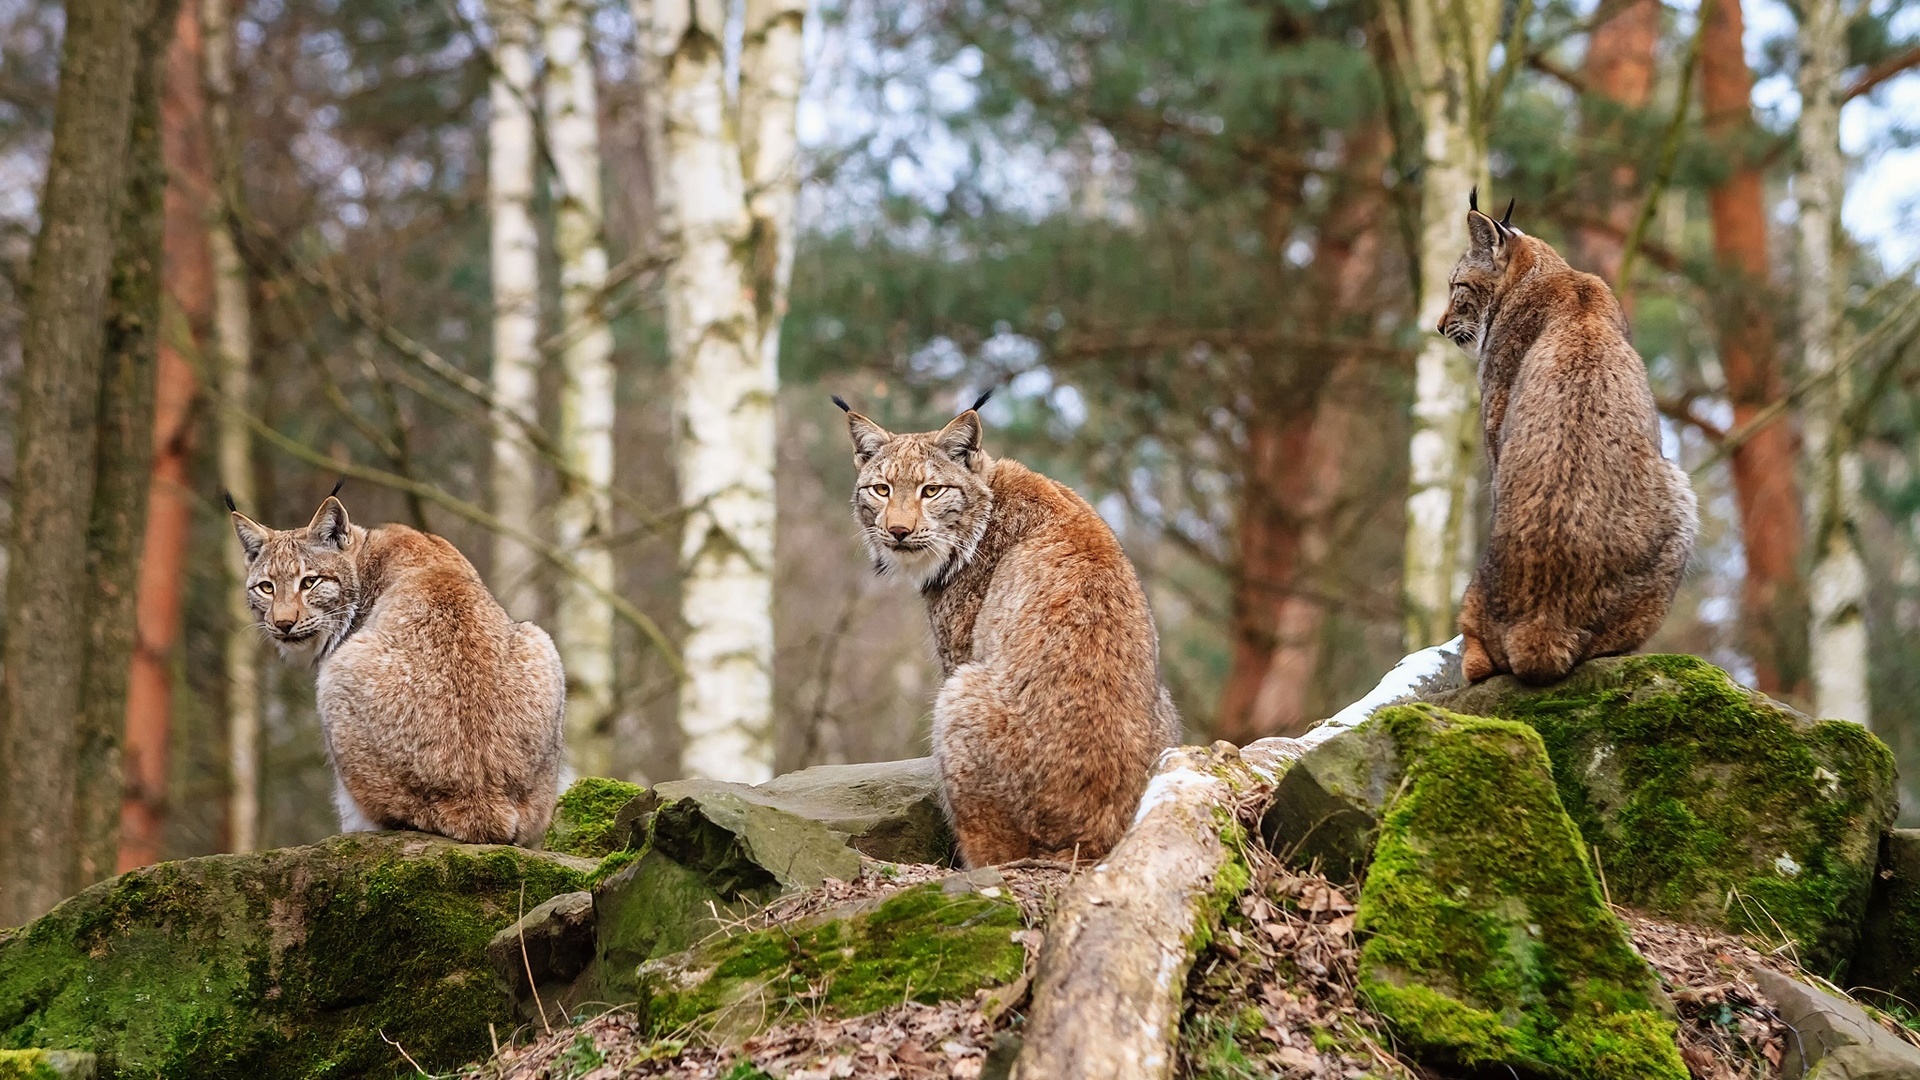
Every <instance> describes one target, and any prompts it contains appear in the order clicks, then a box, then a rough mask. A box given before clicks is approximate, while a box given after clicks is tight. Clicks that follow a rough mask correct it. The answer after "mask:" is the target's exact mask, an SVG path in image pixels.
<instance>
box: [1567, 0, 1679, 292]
mask: <svg viewBox="0 0 1920 1080" xmlns="http://www.w3.org/2000/svg"><path fill="white" fill-rule="evenodd" d="M1659 41H1660V0H1632V2H1631V3H1628V4H1625V5H1622V6H1621V7H1620V8H1619V9H1618V10H1617V11H1616V13H1615V14H1614V16H1613V17H1612V18H1610V19H1608V20H1607V21H1606V22H1603V23H1601V24H1600V25H1598V26H1596V27H1594V28H1593V34H1592V36H1591V38H1590V39H1589V41H1588V45H1587V62H1586V70H1585V72H1584V74H1583V76H1582V79H1581V81H1582V83H1584V85H1585V88H1586V92H1587V93H1588V94H1589V95H1591V98H1590V99H1589V101H1588V102H1587V105H1586V110H1585V111H1586V115H1585V117H1584V120H1585V123H1584V124H1583V126H1584V127H1585V128H1586V130H1587V137H1588V138H1589V139H1591V140H1593V141H1595V142H1596V143H1598V144H1600V145H1603V146H1607V147H1609V148H1610V149H1611V150H1613V151H1614V152H1615V153H1617V154H1619V156H1620V163H1619V164H1618V165H1616V166H1615V167H1614V168H1613V169H1612V171H1611V173H1610V174H1606V175H1603V177H1602V185H1601V186H1602V190H1601V191H1599V192H1598V193H1597V195H1598V200H1597V202H1596V203H1595V205H1596V207H1597V208H1598V209H1599V211H1600V213H1601V215H1602V216H1603V217H1604V218H1605V219H1606V221H1607V222H1608V223H1610V224H1611V226H1612V227H1611V228H1603V227H1599V225H1598V223H1596V224H1595V225H1588V226H1583V227H1581V228H1579V229H1577V230H1575V232H1574V252H1575V257H1576V259H1577V260H1578V261H1579V262H1580V264H1581V267H1580V268H1581V269H1583V270H1589V271H1592V272H1593V273H1596V274H1599V275H1600V276H1601V277H1603V278H1606V279H1607V280H1608V281H1610V282H1611V281H1615V280H1616V279H1617V278H1618V277H1619V275H1620V256H1621V253H1622V250H1623V248H1624V247H1625V244H1624V239H1623V238H1624V237H1625V236H1626V234H1627V232H1628V230H1630V229H1631V228H1632V227H1633V217H1634V214H1635V213H1636V212H1637V211H1638V209H1639V199H1640V197H1641V196H1640V195H1639V194H1638V192H1636V190H1635V189H1636V188H1637V186H1638V181H1639V169H1637V168H1636V167H1635V165H1634V163H1633V161H1632V160H1631V157H1630V155H1629V154H1628V153H1627V152H1626V151H1627V147H1626V146H1625V145H1624V144H1623V142H1624V140H1623V138H1622V136H1623V132H1624V130H1625V127H1626V124H1625V120H1626V119H1627V116H1628V115H1629V114H1631V113H1632V112H1633V111H1634V110H1637V109H1641V108H1644V107H1645V106H1646V104H1647V98H1648V96H1649V95H1650V94H1651V93H1652V91H1653V59H1654V49H1655V47H1656V46H1657V45H1658V44H1659ZM1630 301H1631V295H1630V294H1629V293H1627V292H1625V291H1624V290H1622V291H1621V292H1620V302H1621V303H1622V304H1627V303H1629V302H1630Z"/></svg>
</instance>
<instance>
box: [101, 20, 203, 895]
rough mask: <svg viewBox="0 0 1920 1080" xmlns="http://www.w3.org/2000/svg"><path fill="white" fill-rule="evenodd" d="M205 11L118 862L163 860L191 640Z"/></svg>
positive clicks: (180, 49) (166, 344)
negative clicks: (178, 690)
mask: <svg viewBox="0 0 1920 1080" xmlns="http://www.w3.org/2000/svg"><path fill="white" fill-rule="evenodd" d="M203 62H204V53H203V43H202V39H201V34H200V11H199V7H198V5H196V4H185V5H182V6H181V9H180V13H179V18H178V20H177V21H176V23H175V31H174V40H173V46H172V48H171V50H170V51H169V53H168V61H167V89H166V94H165V96H164V97H163V98H162V99H161V105H160V127H161V130H160V145H161V158H162V160H163V161H164V162H165V165H166V171H167V187H166V194H165V198H164V203H163V211H162V216H163V218H164V222H163V225H162V249H163V250H162V260H161V262H162V270H163V276H164V279H165V281H166V301H165V304H166V308H165V310H164V311H163V312H162V316H161V322H160V326H161V332H160V341H159V345H158V348H157V350H156V354H157V360H156V370H155V383H156V386H155V392H154V406H153V467H152V469H151V472H150V475H149V480H148V492H147V527H146V535H145V537H144V538H143V540H142V543H141V548H140V566H139V581H138V585H137V588H136V592H137V599H136V600H135V615H134V620H133V629H134V635H135V639H134V647H133V662H132V664H131V665H130V669H129V673H128V685H127V707H126V750H125V753H124V755H123V756H124V768H123V771H124V773H125V788H124V792H123V794H122V799H121V803H120V850H119V858H118V861H117V867H116V868H117V869H119V870H121V871H126V870H131V869H133V868H134V867H137V866H145V865H147V864H148V863H152V862H157V861H159V859H160V857H161V832H162V829H163V828H164V825H165V815H166V797H167V762H168V749H169V745H170V743H171V739H172V733H173V662H174V651H175V649H176V648H177V647H178V645H179V641H180V626H181V610H182V609H181V604H182V600H183V596H182V585H183V583H184V576H185V572H186V558H187V546H188V538H189V536H190V534H191V530H192V524H193V500H192V497H191V493H190V488H191V486H192V481H191V480H190V479H189V477H188V469H189V465H190V461H189V457H190V454H191V452H192V443H193V400H194V396H195V394H196V393H197V392H198V388H197V387H196V386H195V384H194V372H193V365H192V363H191V361H190V360H189V358H188V357H187V356H185V355H182V353H181V347H182V346H183V345H184V346H185V347H187V348H188V349H195V348H196V343H197V342H199V341H200V340H203V339H204V336H205V334H206V330H207V323H208V320H209V318H210V316H211V314H212V311H213V261H212V259H213V257H212V253H211V252H210V251H209V250H208V247H207V229H208V227H209V226H210V225H211V224H212V207H213V205H214V197H213V193H214V187H213V165H212V161H211V158H210V156H209V150H208V146H207V116H206V97H205V95H204V93H203V92H202V89H201V84H200V73H201V71H202V65H203Z"/></svg>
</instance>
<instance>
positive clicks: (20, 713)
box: [0, 0, 147, 926]
mask: <svg viewBox="0 0 1920 1080" xmlns="http://www.w3.org/2000/svg"><path fill="white" fill-rule="evenodd" d="M146 6H147V5H139V7H140V8H141V9H144V8H145V7H146ZM139 21H140V20H139V19H137V18H129V17H128V12H127V8H126V5H125V4H124V3H123V0H71V2H69V3H68V4H67V6H66V33H65V38H64V40H63V42H62V46H61V59H60V89H59V94H58V97H57V98H56V101H55V105H54V120H53V149H52V153H51V160H50V161H49V163H48V171H47V182H46V187H45V189H44V191H43V194H42V197H41V200H40V207H39V208H40V217H41V226H40V235H39V237H38V239H37V240H36V241H35V243H34V252H33V265H32V268H31V270H30V271H29V275H30V276H29V280H30V283H31V289H30V291H29V292H28V293H27V306H26V312H25V320H24V325H23V327H22V331H21V362H22V370H21V375H20V382H19V391H18V392H19V414H18V415H19V420H18V435H17V437H18V451H17V456H16V458H15V460H16V462H17V464H16V466H15V470H14V476H13V493H12V494H13V528H14V535H13V540H12V543H11V545H10V546H9V554H10V556H11V558H10V560H9V565H8V574H9V580H8V587H7V621H6V624H7V635H6V643H5V649H6V656H5V660H6V668H5V684H4V694H5V712H4V713H3V714H0V776H4V777H5V778H6V782H5V784H4V785H0V925H5V926H17V925H20V924H22V923H25V922H27V921H29V920H31V919H33V918H35V917H37V916H39V915H40V914H41V913H43V912H45V911H46V910H47V909H49V908H51V907H52V906H53V905H54V904H55V903H56V902H58V901H59V900H60V899H61V898H62V897H63V896H65V895H66V894H67V888H68V884H69V879H70V874H71V865H72V862H73V857H74V840H75V836H74V825H75V821H74V791H75V752H76V750H77V743H78V739H79V736H80V730H79V729H80V726H81V706H82V690H83V682H84V679H83V672H84V657H85V655H86V652H87V644H88V642H87V637H88V633H87V632H88V625H87V621H86V604H85V603H84V601H82V599H81V598H83V597H86V596H87V595H88V589H87V586H88V574H87V547H88V545H87V533H88V526H89V523H90V519H91V516H92V510H93V505H94V486H95V473H94V469H95V465H96V460H97V455H98V450H99V446H98V434H97V431H96V423H97V420H98V411H99V408H100V388H101V369H102V354H103V347H104V345H105V344H106V319H105V316H106V314H107V298H108V292H109V287H110V285H111V278H112V269H113V260H114V253H115V251H114V249H115V236H116V233H117V231H118V224H119V222H118V218H119V211H120V207H121V205H122V202H121V200H122V188H123V185H124V183H125V180H126V176H127V144H128V130H129V126H130V121H131V119H132V115H133V99H134V95H135V92H136V76H135V69H136V67H137V52H138V45H137V41H136V28H137V26H138V24H139Z"/></svg>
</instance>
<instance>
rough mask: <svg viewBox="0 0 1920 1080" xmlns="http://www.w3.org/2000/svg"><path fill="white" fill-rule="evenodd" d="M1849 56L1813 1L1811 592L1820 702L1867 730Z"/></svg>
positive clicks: (1804, 116) (1806, 46) (1809, 74)
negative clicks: (1845, 302) (1843, 220)
mask: <svg viewBox="0 0 1920 1080" xmlns="http://www.w3.org/2000/svg"><path fill="white" fill-rule="evenodd" d="M1846 60H1847V13H1846V10H1845V7H1844V6H1843V4H1842V3H1841V0H1807V3H1805V4H1804V5H1802V7H1801V16H1800V125H1799V138H1800V172H1799V174H1798V175H1797V176H1796V177H1795V178H1794V188H1795V190H1796V192H1797V193H1798V195H1799V201H1800V277H1799V289H1800V296H1799V302H1800V333H1801V348H1802V349H1803V350H1804V352H1803V354H1802V355H1803V362H1804V363H1805V365H1806V373H1807V375H1808V377H1810V378H1813V379H1816V380H1818V381H1817V382H1816V383H1815V385H1814V389H1813V391H1812V394H1811V398H1812V400H1810V401H1809V402H1808V403H1807V409H1806V413H1805V416H1804V419H1803V425H1804V430H1805V433H1806V454H1807V459H1808V464H1809V465H1810V468H1809V469H1808V473H1807V475H1808V477H1809V479H1810V481H1811V486H1810V490H1809V491H1808V493H1807V519H1808V521H1809V522H1811V523H1812V526H1813V534H1812V541H1813V568H1812V572H1811V573H1810V574H1809V575H1808V581H1807V592H1808V600H1809V606H1810V609H1811V610H1810V614H1811V621H1810V623H1809V626H1808V638H1809V641H1808V644H1809V649H1808V652H1809V659H1810V665H1809V667H1810V669H1811V674H1812V678H1813V703H1814V709H1815V711H1816V712H1817V713H1818V714H1819V715H1821V716H1831V717H1839V718H1841V719H1845V720H1856V721H1859V722H1860V723H1867V722H1868V721H1869V719H1870V718H1871V716H1872V702H1871V700H1870V698H1869V695H1868V679H1867V623H1866V615H1865V609H1866V591H1867V571H1866V566H1865V564H1864V562H1863V561H1862V560H1861V557H1860V548H1859V541H1858V537H1859V532H1858V520H1859V507H1860V472H1861V464H1860V454H1859V451H1858V449H1857V448H1856V447H1855V445H1854V439H1853V433H1852V432H1851V431H1850V430H1849V425H1848V421H1847V414H1848V411H1849V407H1850V405H1851V403H1852V396H1853V395H1852V393H1851V387H1852V380H1851V379H1850V378H1849V377H1848V374H1847V373H1846V372H1845V371H1843V370H1837V369H1836V365H1837V363H1838V358H1839V356H1840V355H1841V353H1842V349H1841V347H1840V346H1841V338H1842V335H1843V333H1844V324H1843V322H1842V314H1843V311H1842V292H1841V287H1842V284H1843V282H1844V277H1845V275H1844V274H1843V273H1842V269H1841V266H1840V259H1839V258H1838V255H1839V249H1840V245H1839V243H1838V239H1839V236H1840V206H1841V202H1842V200H1843V199H1844V198H1845V195H1846V176H1845V172H1846V160H1845V158H1844V157H1843V156H1842V154H1841V150H1840V106H1841V104H1842V103H1843V101H1844V100H1845V99H1844V95H1845V94H1846V87H1845V86H1843V85H1842V83H1841V80H1840V74H1841V70H1842V69H1843V68H1844V67H1845V65H1846Z"/></svg>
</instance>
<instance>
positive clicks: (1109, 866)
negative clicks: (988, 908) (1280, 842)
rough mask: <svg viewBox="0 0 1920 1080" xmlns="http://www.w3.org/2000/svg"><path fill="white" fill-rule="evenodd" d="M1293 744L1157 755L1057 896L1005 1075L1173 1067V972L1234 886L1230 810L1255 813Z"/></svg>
mask: <svg viewBox="0 0 1920 1080" xmlns="http://www.w3.org/2000/svg"><path fill="white" fill-rule="evenodd" d="M1302 752H1304V751H1303V748H1301V747H1300V746H1299V744H1298V742H1297V740H1293V739H1262V740H1260V741H1259V742H1257V743H1253V744H1251V745H1249V746H1248V747H1247V748H1246V749H1245V750H1240V749H1238V748H1236V747H1234V746H1233V745H1232V744H1230V743H1224V742H1222V743H1215V744H1214V745H1213V746H1212V747H1210V748H1203V747H1197V746H1182V747H1176V748H1174V749H1172V750H1169V751H1167V752H1166V754H1165V755H1163V756H1162V757H1161V759H1160V763H1159V766H1158V767H1157V768H1156V769H1155V771H1154V776H1153V779H1152V780H1151V781H1150V782H1149V783H1148V785H1147V791H1146V794H1145V795H1143V796H1142V797H1141V800H1140V809H1139V811H1138V813H1137V814H1136V815H1135V817H1134V822H1133V826H1132V827H1131V828H1129V829H1128V830H1127V834H1126V836H1125V837H1123V838H1122V839H1121V841H1120V843H1119V844H1118V845H1117V846H1116V847H1115V848H1114V849H1113V851H1112V852H1111V853H1110V854H1109V855H1108V856H1107V858H1106V859H1105V860H1103V861H1102V862H1100V863H1099V864H1098V865H1096V866H1095V867H1094V868H1093V869H1092V870H1091V871H1090V872H1088V873H1087V874H1085V875H1084V876H1082V877H1080V878H1078V879H1077V880H1076V881H1075V882H1074V883H1073V885H1072V886H1071V887H1069V888H1068V890H1067V892H1066V894H1065V895H1064V896H1063V897H1062V899H1061V904H1060V910H1059V911H1058V912H1056V913H1055V915H1054V919H1053V923H1052V925H1051V927H1050V928H1049V929H1048V931H1047V941H1046V945H1045V946H1044V947H1042V949H1041V952H1040V965H1039V971H1038V973H1037V974H1036V977H1035V982H1034V990H1033V1007H1032V1009H1031V1010H1030V1012H1029V1013H1028V1017H1027V1026H1026V1033H1025V1039H1024V1043H1023V1045H1022V1048H1021V1052H1020V1057H1019V1059H1018V1060H1017V1061H1016V1062H1015V1063H1014V1068H1013V1076H1014V1078H1015V1080H1066V1078H1069V1077H1082V1076H1101V1077H1119V1078H1133V1077H1140V1078H1152V1077H1166V1076H1171V1075H1172V1074H1173V1064H1174V1039H1175V1037H1176V1036H1177V1035H1178V1033H1179V1024H1180V1013H1181V1009H1182V1004H1183V996H1184V994H1185V991H1186V983H1187V969H1188V968H1189V967H1191V966H1192V964H1193V958H1194V957H1195V956H1196V955H1197V954H1198V953H1199V951H1200V950H1201V949H1202V948H1204V947H1205V945H1206V944H1207V942H1208V940H1209V938H1210V935H1211V934H1212V930H1213V926H1214V922H1215V920H1217V919H1218V918H1219V916H1220V913H1221V912H1222V911H1223V910H1224V909H1225V907H1226V905H1227V904H1228V903H1230V902H1231V901H1232V900H1233V898H1234V897H1235V896H1237V895H1238V894H1239V893H1240V892H1241V890H1243V889H1245V888H1246V885H1247V881H1248V877H1249V870H1248V866H1247V852H1246V845H1247V844H1248V842H1249V840H1248V832H1247V829H1246V827H1245V825H1243V824H1242V822H1241V815H1242V813H1243V812H1244V811H1245V810H1246V809H1248V808H1249V805H1250V804H1251V805H1252V808H1253V812H1254V813H1255V815H1256V816H1255V820H1257V814H1258V811H1259V809H1260V808H1264V806H1265V803H1266V801H1267V799H1268V798H1269V797H1270V796H1271V794H1272V792H1273V784H1274V781H1275V780H1276V779H1277V778H1278V777H1279V775H1280V774H1281V773H1282V772H1284V771H1285V769H1286V767H1287V765H1288V764H1289V763H1290V762H1291V761H1293V760H1294V759H1295V758H1297V757H1298V756H1299V755H1300V754H1301V753H1302ZM1254 842H1257V841H1254Z"/></svg>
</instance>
